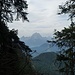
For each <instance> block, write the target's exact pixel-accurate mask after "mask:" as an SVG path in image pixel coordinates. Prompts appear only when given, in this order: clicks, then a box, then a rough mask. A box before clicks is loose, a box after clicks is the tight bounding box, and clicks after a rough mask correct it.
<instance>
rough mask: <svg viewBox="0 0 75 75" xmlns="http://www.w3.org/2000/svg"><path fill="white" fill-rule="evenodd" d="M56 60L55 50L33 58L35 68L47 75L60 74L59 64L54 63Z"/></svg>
mask: <svg viewBox="0 0 75 75" xmlns="http://www.w3.org/2000/svg"><path fill="white" fill-rule="evenodd" d="M55 60H56V53H55V52H46V53H42V54H40V55H39V56H37V57H35V58H33V64H34V66H35V69H36V70H37V71H38V72H40V73H44V74H45V75H60V74H59V73H58V71H56V70H58V68H57V65H56V66H55V65H54V62H55Z"/></svg>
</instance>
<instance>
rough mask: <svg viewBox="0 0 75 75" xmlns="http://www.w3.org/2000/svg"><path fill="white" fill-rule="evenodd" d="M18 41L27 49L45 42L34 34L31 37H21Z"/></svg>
mask: <svg viewBox="0 0 75 75" xmlns="http://www.w3.org/2000/svg"><path fill="white" fill-rule="evenodd" d="M20 40H21V41H24V42H25V44H26V45H28V46H29V47H36V46H40V45H42V44H43V43H45V42H46V41H47V38H46V37H42V36H41V35H40V34H39V33H34V34H33V35H32V36H31V37H24V36H22V37H21V38H20Z"/></svg>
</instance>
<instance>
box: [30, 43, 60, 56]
mask: <svg viewBox="0 0 75 75" xmlns="http://www.w3.org/2000/svg"><path fill="white" fill-rule="evenodd" d="M31 49H32V50H36V52H35V53H33V57H35V56H37V55H39V54H41V53H45V52H56V51H58V50H59V49H58V47H56V46H53V47H51V46H50V45H49V44H48V43H44V44H42V45H40V46H38V47H32V48H31Z"/></svg>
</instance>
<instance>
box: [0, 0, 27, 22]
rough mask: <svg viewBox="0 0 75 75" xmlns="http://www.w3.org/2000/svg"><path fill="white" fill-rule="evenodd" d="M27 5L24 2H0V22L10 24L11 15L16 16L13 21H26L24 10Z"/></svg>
mask: <svg viewBox="0 0 75 75" xmlns="http://www.w3.org/2000/svg"><path fill="white" fill-rule="evenodd" d="M27 8H28V4H27V2H26V1H25V0H0V20H1V21H5V22H12V21H13V15H14V14H15V15H16V18H15V20H19V19H20V18H22V20H23V21H24V20H27V21H28V19H27V17H26V15H27V13H26V9H27Z"/></svg>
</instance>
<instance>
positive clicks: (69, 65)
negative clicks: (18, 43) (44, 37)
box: [48, 23, 75, 75]
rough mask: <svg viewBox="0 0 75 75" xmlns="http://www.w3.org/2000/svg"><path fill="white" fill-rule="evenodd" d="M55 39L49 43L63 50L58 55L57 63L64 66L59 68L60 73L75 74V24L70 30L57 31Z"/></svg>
mask: <svg viewBox="0 0 75 75" xmlns="http://www.w3.org/2000/svg"><path fill="white" fill-rule="evenodd" d="M54 35H55V36H54V39H53V40H52V41H48V42H49V43H53V44H55V45H57V46H58V47H59V48H60V49H61V50H60V52H59V53H58V54H57V59H56V60H57V61H60V63H62V65H61V66H60V67H59V71H60V72H64V73H65V74H66V75H74V74H75V69H74V68H75V24H74V23H72V24H71V25H70V26H69V27H68V28H66V27H65V28H64V29H63V30H62V31H56V30H55V33H54Z"/></svg>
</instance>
